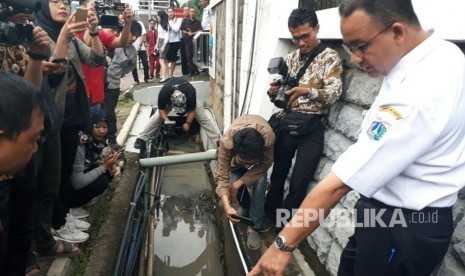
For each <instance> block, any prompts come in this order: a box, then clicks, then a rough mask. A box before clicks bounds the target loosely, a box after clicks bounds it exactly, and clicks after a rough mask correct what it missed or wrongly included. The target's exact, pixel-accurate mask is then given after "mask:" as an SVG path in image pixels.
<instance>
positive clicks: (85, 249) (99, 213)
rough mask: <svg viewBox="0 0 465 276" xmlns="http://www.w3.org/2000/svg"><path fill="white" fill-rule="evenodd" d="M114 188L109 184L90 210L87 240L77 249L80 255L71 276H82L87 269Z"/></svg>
mask: <svg viewBox="0 0 465 276" xmlns="http://www.w3.org/2000/svg"><path fill="white" fill-rule="evenodd" d="M114 189H115V187H114V185H112V184H110V186H109V187H108V191H107V192H105V193H104V194H102V195H101V198H100V200H98V202H97V203H96V204H95V205H94V207H93V209H92V220H91V221H90V223H91V228H90V230H89V232H88V233H89V240H88V241H87V242H86V243H85V244H83V245H81V246H80V247H79V248H80V249H81V253H80V254H79V256H78V259H77V260H76V263H75V266H74V269H73V272H72V274H71V275H73V276H81V275H84V273H85V271H86V267H87V263H88V262H89V259H90V255H91V253H92V251H93V250H94V249H95V244H96V242H97V240H98V238H99V231H100V228H101V227H102V224H103V222H104V221H105V218H106V216H107V213H108V208H109V207H110V201H111V197H112V194H113V191H114Z"/></svg>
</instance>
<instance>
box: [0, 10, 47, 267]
mask: <svg viewBox="0 0 465 276" xmlns="http://www.w3.org/2000/svg"><path fill="white" fill-rule="evenodd" d="M15 4H16V6H15V7H16V9H14V10H17V11H21V12H20V13H15V14H12V15H10V16H8V17H7V18H6V19H5V20H6V21H9V22H11V23H14V24H17V25H16V26H17V27H16V28H15V29H9V30H8V32H7V31H6V30H3V31H5V32H6V35H5V36H4V37H3V39H8V42H9V43H8V44H7V45H2V46H0V64H2V67H1V71H3V72H10V73H13V74H15V75H16V76H15V75H10V74H4V73H1V79H2V91H3V92H5V93H6V94H4V95H3V98H2V100H1V101H0V102H1V103H3V104H5V105H4V106H3V107H1V108H0V110H2V111H3V113H2V117H3V119H4V122H3V124H8V122H9V123H10V126H13V125H14V126H17V127H19V128H21V122H16V123H15V122H14V121H15V119H14V118H13V117H11V115H12V114H8V112H9V111H12V112H15V114H20V115H21V116H25V118H27V115H28V112H31V111H33V110H29V111H28V110H26V109H27V108H28V107H30V101H31V97H32V101H33V104H35V105H37V106H35V107H33V109H34V110H39V106H38V102H37V94H38V91H36V90H34V89H33V88H32V86H31V85H29V84H26V82H25V81H23V80H21V79H20V78H19V77H17V76H21V77H23V78H24V79H25V80H27V81H29V82H30V83H31V84H32V85H33V86H34V87H35V88H36V89H38V88H40V86H41V84H42V60H43V58H44V57H45V55H44V54H45V52H46V50H47V49H48V47H49V45H50V38H49V37H48V35H47V33H46V32H45V31H43V30H42V28H40V27H35V28H34V27H32V26H30V25H26V23H27V20H28V19H29V17H30V15H31V13H32V12H33V11H32V10H28V9H27V8H26V7H22V6H20V5H19V4H18V3H15ZM26 4H27V6H29V5H30V6H31V7H32V6H33V5H34V3H32V2H29V3H26ZM7 6H9V5H5V6H3V8H6V7H7ZM18 6H19V7H18ZM2 12H4V10H2ZM12 30H13V31H12ZM29 30H31V33H30V36H29V34H28V31H29ZM17 32H18V36H15V34H16V33H17ZM14 37H16V40H13V39H12V38H14ZM2 42H3V41H2ZM25 42H26V43H25ZM22 44H24V45H22ZM18 89H19V90H18ZM11 93H13V94H14V95H15V97H14V98H15V99H16V100H15V101H13V99H12V98H11V99H10V98H9V97H8V96H7V94H11ZM24 93H26V94H24ZM13 94H12V95H13ZM10 96H11V95H10ZM5 97H6V98H5ZM20 102H21V103H22V104H21V106H22V107H23V108H20V107H19V106H17V104H19V103H20ZM8 106H9V107H10V108H11V109H8V108H7V107H8ZM5 112H6V113H5ZM34 113H37V112H35V111H34V112H33V114H32V115H33V118H34V116H36V115H38V114H36V115H34ZM43 113H44V107H43V106H42V104H41V106H40V117H41V119H40V124H38V123H35V124H34V125H35V128H37V129H39V130H40V129H41V127H42V125H43V124H42V123H43V116H44V114H43ZM30 116H31V115H29V117H30ZM36 121H37V120H36ZM32 122H34V121H32ZM3 127H5V128H4V130H5V131H6V134H8V132H9V130H8V129H10V128H9V127H8V126H7V125H3ZM0 128H1V127H0ZM10 130H11V129H10ZM0 132H1V131H0ZM24 133H25V134H26V132H24ZM4 134H5V133H4ZM34 135H36V133H34ZM0 136H1V134H0ZM13 136H14V137H13V138H14V139H11V141H12V142H14V141H13V140H15V141H17V142H18V143H17V146H18V145H19V146H21V145H22V144H21V142H20V140H19V138H20V137H16V136H15V135H13ZM6 137H7V138H5V139H2V138H1V137H0V144H3V145H4V147H2V150H1V151H2V153H4V154H5V153H6V154H7V156H8V152H9V150H11V149H13V150H15V146H14V145H13V147H12V146H11V145H10V146H8V143H7V141H8V140H9V138H8V135H6ZM15 137H16V138H15ZM10 138H11V137H10ZM2 140H3V143H2ZM22 146H23V149H22V150H23V151H22V152H23V153H24V154H27V156H24V157H25V159H24V158H18V157H20V155H18V154H21V153H20V152H19V151H18V150H19V149H20V147H17V148H16V154H14V152H13V151H10V156H9V157H10V159H8V158H6V159H5V158H0V159H2V161H5V162H9V164H10V166H12V165H13V166H14V165H15V164H16V165H20V164H19V163H18V162H20V161H21V162H23V163H22V167H18V168H17V169H20V170H19V171H18V172H16V173H15V174H14V177H12V178H10V177H7V178H5V175H4V174H5V172H3V173H1V172H0V186H1V188H0V216H1V217H0V223H1V224H2V226H3V228H4V229H5V231H4V232H3V234H0V236H2V235H3V237H6V238H5V239H4V238H2V237H0V248H1V249H0V251H1V253H0V255H1V257H0V260H1V261H0V275H21V274H23V275H24V273H25V271H26V272H27V269H26V266H27V264H26V260H27V254H28V251H29V250H30V245H31V240H32V216H31V214H33V210H34V197H35V191H36V190H37V187H36V182H35V173H34V162H33V161H29V160H30V159H31V155H32V153H30V154H29V153H27V152H26V151H24V150H27V149H28V150H30V151H31V152H32V151H36V150H37V141H36V140H34V147H32V146H31V147H27V148H26V147H24V145H22ZM13 156H14V158H13V159H11V158H12V157H13ZM4 157H5V156H4ZM13 160H16V162H13V163H12V161H13ZM28 161H29V162H28ZM0 163H2V164H1V165H0V171H1V170H2V169H4V168H5V166H4V165H6V163H4V162H1V161H0ZM25 163H27V164H25ZM24 167H25V168H24ZM10 174H11V175H13V174H12V173H11V172H9V173H8V175H10ZM7 206H8V209H9V210H8V211H6V210H5V207H7Z"/></svg>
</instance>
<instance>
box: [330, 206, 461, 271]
mask: <svg viewBox="0 0 465 276" xmlns="http://www.w3.org/2000/svg"><path fill="white" fill-rule="evenodd" d="M354 209H355V212H356V214H357V219H356V221H357V223H358V225H357V224H356V227H355V233H354V235H353V236H351V237H350V238H349V242H348V243H347V245H346V247H345V248H344V251H343V252H342V255H341V261H340V264H339V271H338V275H339V276H348V275H381V276H384V275H386V276H387V275H393V276H397V275H412V276H429V275H430V274H431V273H432V272H433V270H434V269H435V267H436V266H437V265H438V264H439V263H440V262H441V260H442V258H443V257H444V255H445V254H446V252H447V249H448V247H449V243H450V240H451V237H452V233H453V231H454V228H453V224H452V207H446V208H424V209H422V210H420V211H414V210H409V209H405V208H397V209H395V208H394V207H392V206H389V205H386V204H383V203H381V202H379V201H377V200H374V199H369V198H366V197H362V198H360V199H359V201H358V202H357V203H356V204H355V207H354ZM381 213H382V215H380V214H381ZM400 213H401V214H402V216H401V215H400ZM375 214H378V215H379V218H380V221H382V222H384V225H382V224H381V223H374V215H375ZM393 219H394V221H395V223H393ZM402 222H405V224H403V223H402ZM385 226H386V227H385Z"/></svg>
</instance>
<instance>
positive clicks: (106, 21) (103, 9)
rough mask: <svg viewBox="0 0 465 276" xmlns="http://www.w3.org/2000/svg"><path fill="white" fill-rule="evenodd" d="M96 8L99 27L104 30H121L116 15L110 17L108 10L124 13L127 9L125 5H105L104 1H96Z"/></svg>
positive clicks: (117, 3) (116, 3)
mask: <svg viewBox="0 0 465 276" xmlns="http://www.w3.org/2000/svg"><path fill="white" fill-rule="evenodd" d="M94 8H95V11H96V12H97V17H98V18H99V25H100V26H102V28H119V27H120V24H119V20H118V16H116V15H108V14H107V11H108V10H114V11H119V12H123V11H124V10H125V9H126V4H125V3H119V2H115V3H113V5H108V4H105V3H104V2H103V1H95V2H94Z"/></svg>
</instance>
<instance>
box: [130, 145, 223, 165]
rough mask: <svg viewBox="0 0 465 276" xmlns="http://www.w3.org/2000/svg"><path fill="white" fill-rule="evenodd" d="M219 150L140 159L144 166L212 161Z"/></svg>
mask: <svg viewBox="0 0 465 276" xmlns="http://www.w3.org/2000/svg"><path fill="white" fill-rule="evenodd" d="M216 154H217V150H216V149H213V150H207V151H204V152H196V153H187V154H183V155H173V156H162V157H153V158H144V159H139V164H140V166H141V167H142V168H147V167H155V166H166V165H173V164H182V163H190V162H199V161H211V160H215V159H216Z"/></svg>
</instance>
